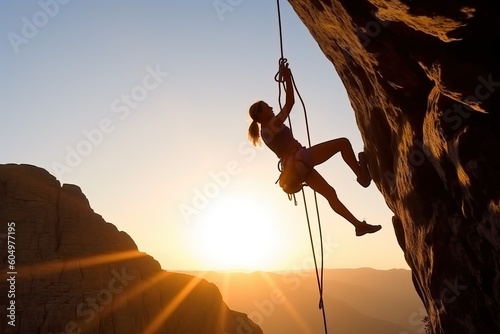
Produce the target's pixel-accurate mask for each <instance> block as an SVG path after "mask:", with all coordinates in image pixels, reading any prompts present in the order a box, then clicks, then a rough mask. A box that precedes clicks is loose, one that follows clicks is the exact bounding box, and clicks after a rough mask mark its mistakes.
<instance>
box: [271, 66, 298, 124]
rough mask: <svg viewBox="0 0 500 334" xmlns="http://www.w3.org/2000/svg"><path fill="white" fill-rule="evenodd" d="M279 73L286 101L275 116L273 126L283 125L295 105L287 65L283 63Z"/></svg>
mask: <svg viewBox="0 0 500 334" xmlns="http://www.w3.org/2000/svg"><path fill="white" fill-rule="evenodd" d="M280 73H281V75H282V76H283V79H284V80H285V92H286V101H285V105H284V106H283V109H281V111H280V112H279V113H278V114H277V115H276V120H275V125H278V124H280V125H281V124H283V123H284V122H285V121H286V119H287V117H288V115H289V114H290V112H291V111H292V107H293V105H294V103H295V96H294V89H293V82H292V72H291V70H290V68H288V64H287V63H284V64H282V65H281V68H280Z"/></svg>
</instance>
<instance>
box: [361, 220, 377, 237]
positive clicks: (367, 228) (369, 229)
mask: <svg viewBox="0 0 500 334" xmlns="http://www.w3.org/2000/svg"><path fill="white" fill-rule="evenodd" d="M381 228H382V226H380V225H370V224H367V223H366V222H365V221H364V220H363V224H362V225H358V226H356V236H357V237H360V236H362V235H365V234H366V233H375V232H377V231H378V230H380V229H381Z"/></svg>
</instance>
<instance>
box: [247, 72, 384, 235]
mask: <svg viewBox="0 0 500 334" xmlns="http://www.w3.org/2000/svg"><path fill="white" fill-rule="evenodd" d="M279 75H280V76H281V77H282V79H283V81H284V84H285V91H286V101H285V105H284V106H283V109H281V111H280V112H279V113H278V114H277V115H275V114H274V112H273V108H271V107H270V106H269V105H268V104H267V103H265V102H264V101H258V102H256V103H254V104H253V105H252V106H251V107H250V110H249V114H250V117H251V118H252V123H251V124H250V127H249V129H248V137H249V139H250V141H252V143H253V144H254V145H257V144H259V143H260V139H261V138H262V140H263V141H264V143H265V144H266V145H267V146H268V147H269V148H270V149H271V150H272V151H273V152H274V153H275V154H276V155H277V156H278V158H279V159H280V161H281V166H282V168H284V171H291V170H294V172H293V173H292V174H295V175H292V179H293V177H296V178H297V179H298V182H299V185H300V188H301V187H302V184H303V183H305V184H307V185H308V186H309V187H311V188H312V189H313V190H314V191H316V192H318V193H320V194H321V195H322V196H324V197H325V198H326V199H327V200H328V203H329V204H330V206H331V207H332V209H333V210H334V211H335V212H336V213H338V214H339V215H341V216H342V217H344V218H345V219H347V220H348V221H349V222H350V223H351V224H352V225H354V227H355V230H356V235H357V236H362V235H364V234H366V233H374V232H377V231H378V230H380V229H381V228H382V227H381V226H380V225H370V224H367V223H366V222H365V221H360V220H358V219H356V218H355V217H354V216H353V215H352V214H351V212H350V211H349V210H348V209H347V208H346V207H345V206H344V204H342V202H341V201H340V200H339V199H338V197H337V193H336V192H335V189H333V187H332V186H330V185H329V184H328V183H327V182H326V181H325V179H324V178H323V177H322V176H321V175H320V174H319V173H318V172H317V171H316V170H315V169H314V166H317V165H319V164H322V163H323V162H325V161H326V160H328V159H330V158H331V157H332V156H333V155H335V154H336V153H338V152H340V153H341V155H342V158H343V160H344V161H345V162H346V163H347V165H348V166H349V167H350V168H351V169H352V171H353V172H354V174H356V176H357V181H358V183H359V184H361V186H363V187H365V188H366V187H368V186H369V185H370V182H371V177H370V174H369V171H368V166H367V162H366V157H365V156H364V152H361V153H360V154H359V156H358V157H359V159H360V161H359V162H358V161H357V160H356V157H355V156H354V152H353V150H352V146H351V143H350V142H349V140H348V139H347V138H338V139H334V140H330V141H327V142H324V143H321V144H318V145H315V146H312V147H310V148H305V147H303V146H302V145H301V144H300V143H299V142H298V141H297V140H296V139H295V138H294V137H293V135H292V131H291V130H290V128H288V127H287V126H286V125H285V124H284V122H285V120H286V119H287V118H288V115H289V114H290V111H291V110H292V107H293V105H294V103H295V97H294V88H293V83H292V75H291V71H290V69H289V67H288V64H287V63H282V64H281V65H280V72H279ZM259 125H260V126H259ZM288 174H290V173H288ZM282 177H284V172H282V174H281V176H280V185H281V181H282V180H281V178H282ZM292 182H293V181H292ZM282 187H283V185H282ZM283 189H284V190H285V191H286V192H288V191H287V190H286V189H285V188H283ZM298 190H300V189H298ZM298 190H297V189H295V190H292V191H291V192H292V193H295V192H296V191H298Z"/></svg>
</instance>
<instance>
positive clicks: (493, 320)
mask: <svg viewBox="0 0 500 334" xmlns="http://www.w3.org/2000/svg"><path fill="white" fill-rule="evenodd" d="M289 2H290V4H291V5H292V6H293V8H294V9H295V11H296V13H297V14H298V16H299V17H300V18H301V20H302V21H303V23H304V24H305V25H306V26H307V28H308V29H309V31H310V33H311V34H312V36H313V37H314V38H315V39H316V41H317V42H318V44H319V46H320V47H321V49H322V50H323V52H324V54H325V55H326V57H327V58H328V59H329V60H330V61H331V62H332V63H333V64H334V66H335V68H336V70H337V72H338V73H339V75H340V77H341V79H342V81H343V83H344V85H345V87H346V90H347V93H348V96H349V98H350V100H351V104H352V107H353V109H354V112H355V116H356V120H357V124H358V127H359V130H360V132H361V135H362V138H363V141H364V143H365V151H366V153H367V155H368V158H369V165H370V170H371V173H372V175H373V179H374V182H375V184H376V186H377V187H378V189H379V190H380V192H381V193H382V194H383V196H384V198H385V200H386V202H387V204H388V206H389V208H390V209H391V210H392V211H393V212H394V217H393V221H392V223H393V226H394V230H395V233H396V236H397V239H398V241H399V244H400V245H401V248H402V249H403V251H404V255H405V258H406V261H407V262H408V264H409V265H410V267H411V269H412V272H413V278H414V284H415V287H416V290H417V292H418V293H419V295H420V297H421V299H422V301H423V302H424V304H425V305H426V308H427V312H428V314H429V318H430V330H431V331H432V333H450V334H457V333H481V334H487V333H499V332H500V316H499V315H500V256H499V254H500V177H499V176H500V155H499V152H500V150H499V148H500V145H499V144H500V131H499V130H500V126H499V115H500V113H499V110H498V109H499V107H500V94H499V91H500V62H499V51H500V26H499V23H498V22H499V21H498V18H499V17H500V6H498V3H497V2H495V1H483V0H479V1H472V0H461V1H452V2H450V1H445V2H443V1H428V0H411V1H410V0H289ZM337 112H338V111H337ZM336 117H341V115H340V114H337V115H336Z"/></svg>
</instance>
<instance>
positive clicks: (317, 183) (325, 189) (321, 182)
mask: <svg viewBox="0 0 500 334" xmlns="http://www.w3.org/2000/svg"><path fill="white" fill-rule="evenodd" d="M306 183H307V184H308V185H309V187H311V188H312V189H313V190H314V191H316V192H318V193H320V194H321V195H322V196H323V197H325V198H326V199H327V200H328V203H329V204H330V206H331V208H332V209H333V210H334V211H335V212H336V213H338V214H339V215H340V216H342V217H344V218H345V219H346V220H347V221H349V222H350V223H351V224H352V225H354V227H355V228H356V235H357V236H361V235H363V234H365V233H373V232H376V231H378V230H380V229H381V226H380V225H369V224H367V223H366V222H364V221H359V220H358V219H356V217H354V216H353V215H352V213H351V212H350V211H349V210H348V209H347V208H346V207H345V205H344V204H343V203H342V202H341V201H340V200H339V198H338V197H337V193H336V191H335V189H333V187H332V186H331V185H329V184H328V182H326V181H325V179H324V178H323V177H322V176H321V175H320V174H319V173H318V172H317V171H316V170H315V169H312V170H311V172H310V173H309V175H308V176H307V178H306Z"/></svg>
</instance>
